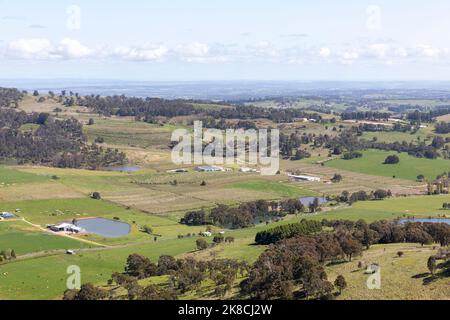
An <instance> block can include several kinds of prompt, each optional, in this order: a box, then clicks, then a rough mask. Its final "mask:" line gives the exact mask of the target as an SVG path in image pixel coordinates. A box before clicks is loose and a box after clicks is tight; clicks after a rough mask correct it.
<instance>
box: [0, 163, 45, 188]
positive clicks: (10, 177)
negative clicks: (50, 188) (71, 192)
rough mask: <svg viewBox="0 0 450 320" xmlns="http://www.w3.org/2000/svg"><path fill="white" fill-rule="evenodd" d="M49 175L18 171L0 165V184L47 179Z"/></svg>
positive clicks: (6, 184)
mask: <svg viewBox="0 0 450 320" xmlns="http://www.w3.org/2000/svg"><path fill="white" fill-rule="evenodd" d="M48 180H50V177H45V176H39V175H35V174H32V173H27V172H20V171H17V170H14V169H11V168H7V167H2V166H0V185H1V186H8V185H11V184H18V183H29V182H42V181H48Z"/></svg>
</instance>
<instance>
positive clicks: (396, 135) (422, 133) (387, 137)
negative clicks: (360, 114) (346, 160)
mask: <svg viewBox="0 0 450 320" xmlns="http://www.w3.org/2000/svg"><path fill="white" fill-rule="evenodd" d="M428 136H429V134H428V133H427V132H426V130H424V129H421V130H419V131H418V132H417V133H415V134H411V133H408V132H364V134H363V135H362V138H363V139H365V140H372V139H373V138H376V139H377V141H379V142H386V143H393V142H402V141H406V142H408V143H409V142H417V141H425V140H427V139H428Z"/></svg>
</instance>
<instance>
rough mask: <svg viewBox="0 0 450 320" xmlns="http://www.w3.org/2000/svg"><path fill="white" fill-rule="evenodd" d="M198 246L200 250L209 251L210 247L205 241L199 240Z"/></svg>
mask: <svg viewBox="0 0 450 320" xmlns="http://www.w3.org/2000/svg"><path fill="white" fill-rule="evenodd" d="M196 244H197V249H198V250H206V249H208V246H209V245H208V242H206V240H205V239H198V240H197V242H196Z"/></svg>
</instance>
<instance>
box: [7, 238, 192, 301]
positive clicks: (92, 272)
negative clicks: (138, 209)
mask: <svg viewBox="0 0 450 320" xmlns="http://www.w3.org/2000/svg"><path fill="white" fill-rule="evenodd" d="M194 248H195V239H192V238H189V239H182V240H167V241H161V242H157V243H149V244H141V245H134V246H130V247H125V248H117V249H112V250H98V251H94V252H80V253H79V254H78V255H76V256H68V255H54V256H48V257H42V258H36V259H28V260H24V261H17V262H12V263H9V264H6V265H0V299H13V300H14V299H57V298H60V297H61V296H62V293H63V292H64V291H65V289H66V288H67V287H66V280H67V277H68V275H67V273H66V271H67V268H68V267H69V266H73V265H76V266H79V267H80V269H81V281H82V283H87V282H91V283H97V284H105V283H106V281H107V280H108V279H110V277H111V274H112V273H113V272H117V271H121V270H123V269H124V266H125V261H126V258H127V256H128V255H129V254H130V253H134V252H135V253H140V254H143V255H145V256H147V257H149V258H151V259H152V260H157V259H158V257H159V256H160V255H162V254H169V255H173V256H176V255H178V254H181V253H184V252H189V251H192V250H194Z"/></svg>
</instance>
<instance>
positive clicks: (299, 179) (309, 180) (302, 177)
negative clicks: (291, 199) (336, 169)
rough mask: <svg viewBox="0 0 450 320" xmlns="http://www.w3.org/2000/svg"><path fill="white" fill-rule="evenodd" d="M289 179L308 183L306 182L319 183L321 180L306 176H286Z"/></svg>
mask: <svg viewBox="0 0 450 320" xmlns="http://www.w3.org/2000/svg"><path fill="white" fill-rule="evenodd" d="M288 176H289V178H290V179H292V180H294V181H308V182H320V181H321V179H320V178H319V177H313V176H306V175H292V174H290V175H288Z"/></svg>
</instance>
